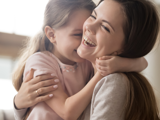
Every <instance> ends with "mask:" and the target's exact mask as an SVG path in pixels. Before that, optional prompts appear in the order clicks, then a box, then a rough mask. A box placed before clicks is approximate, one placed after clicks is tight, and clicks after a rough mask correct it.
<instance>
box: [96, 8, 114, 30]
mask: <svg viewBox="0 0 160 120" xmlns="http://www.w3.org/2000/svg"><path fill="white" fill-rule="evenodd" d="M93 12H94V13H95V15H96V16H97V12H96V11H95V10H93ZM102 22H105V23H107V24H109V25H110V26H111V28H112V29H113V31H114V32H115V30H114V28H113V26H112V25H111V23H110V22H108V21H107V20H102Z"/></svg>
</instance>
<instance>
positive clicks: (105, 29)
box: [102, 25, 110, 33]
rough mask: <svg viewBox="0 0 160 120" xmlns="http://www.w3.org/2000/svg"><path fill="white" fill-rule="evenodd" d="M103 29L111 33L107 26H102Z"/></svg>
mask: <svg viewBox="0 0 160 120" xmlns="http://www.w3.org/2000/svg"><path fill="white" fill-rule="evenodd" d="M102 27H103V28H104V29H105V30H107V31H108V32H109V33H110V30H109V29H108V28H107V27H106V26H104V25H102Z"/></svg>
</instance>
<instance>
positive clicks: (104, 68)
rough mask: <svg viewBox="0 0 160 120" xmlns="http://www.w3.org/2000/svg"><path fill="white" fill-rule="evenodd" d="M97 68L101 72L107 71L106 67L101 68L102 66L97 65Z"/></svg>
mask: <svg viewBox="0 0 160 120" xmlns="http://www.w3.org/2000/svg"><path fill="white" fill-rule="evenodd" d="M96 68H98V69H100V70H103V71H107V67H105V66H101V65H98V64H97V65H96Z"/></svg>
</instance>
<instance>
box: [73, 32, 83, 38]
mask: <svg viewBox="0 0 160 120" xmlns="http://www.w3.org/2000/svg"><path fill="white" fill-rule="evenodd" d="M74 36H79V37H82V33H78V34H74Z"/></svg>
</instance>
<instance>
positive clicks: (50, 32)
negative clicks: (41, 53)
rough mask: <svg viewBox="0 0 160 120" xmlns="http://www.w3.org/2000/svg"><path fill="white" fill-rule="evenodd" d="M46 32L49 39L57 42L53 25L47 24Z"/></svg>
mask: <svg viewBox="0 0 160 120" xmlns="http://www.w3.org/2000/svg"><path fill="white" fill-rule="evenodd" d="M44 31H45V34H46V36H47V38H48V39H49V41H50V42H51V43H56V40H55V30H53V29H52V28H51V27H49V26H46V27H45V29H44Z"/></svg>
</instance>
